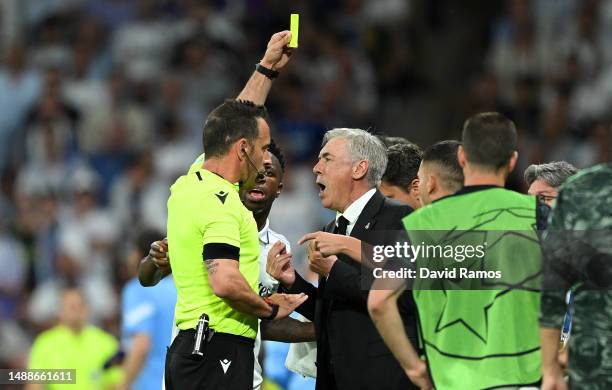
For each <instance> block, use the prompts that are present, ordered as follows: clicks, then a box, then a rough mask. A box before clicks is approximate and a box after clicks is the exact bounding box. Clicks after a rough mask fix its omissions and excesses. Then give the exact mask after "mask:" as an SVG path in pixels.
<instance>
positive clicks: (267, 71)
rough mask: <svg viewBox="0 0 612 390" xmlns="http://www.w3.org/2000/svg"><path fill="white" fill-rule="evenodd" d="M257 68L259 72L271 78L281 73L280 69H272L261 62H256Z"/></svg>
mask: <svg viewBox="0 0 612 390" xmlns="http://www.w3.org/2000/svg"><path fill="white" fill-rule="evenodd" d="M255 70H256V71H258V72H259V73H261V74H263V75H264V76H266V77H267V78H269V79H270V80H272V79H275V78H277V77H278V75H279V73H278V71H276V70H273V69H270V68H266V67H265V66H263V65H262V64H259V63H258V64H255Z"/></svg>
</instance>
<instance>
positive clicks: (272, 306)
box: [261, 298, 279, 321]
mask: <svg viewBox="0 0 612 390" xmlns="http://www.w3.org/2000/svg"><path fill="white" fill-rule="evenodd" d="M263 300H264V302H265V303H266V304H267V305H268V306H269V307H270V314H269V315H268V316H266V317H261V319H262V320H266V321H271V320H273V319H275V318H276V316H277V315H278V309H279V306H278V305H276V304H273V303H272V302H270V301H269V300H268V299H266V298H264V299H263Z"/></svg>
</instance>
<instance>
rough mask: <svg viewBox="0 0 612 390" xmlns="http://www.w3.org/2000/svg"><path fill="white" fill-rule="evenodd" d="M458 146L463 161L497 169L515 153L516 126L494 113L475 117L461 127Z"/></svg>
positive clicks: (485, 113)
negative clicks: (461, 144) (460, 145)
mask: <svg viewBox="0 0 612 390" xmlns="http://www.w3.org/2000/svg"><path fill="white" fill-rule="evenodd" d="M462 143H463V148H464V150H465V156H466V157H465V158H466V160H468V161H469V162H470V163H473V164H477V165H481V166H483V167H487V168H492V169H494V170H498V169H499V168H501V167H503V166H504V165H505V164H507V163H508V161H509V160H510V157H512V153H513V152H514V151H515V150H516V126H515V125H514V122H512V121H511V120H510V119H508V118H506V117H505V116H504V115H502V114H500V113H498V112H484V113H480V114H476V115H474V116H472V117H470V118H469V119H468V120H466V121H465V124H464V125H463V134H462Z"/></svg>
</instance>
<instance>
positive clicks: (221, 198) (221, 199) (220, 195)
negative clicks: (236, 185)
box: [215, 191, 227, 204]
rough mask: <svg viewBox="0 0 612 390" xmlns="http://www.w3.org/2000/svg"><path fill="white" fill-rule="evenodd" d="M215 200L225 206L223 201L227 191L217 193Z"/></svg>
mask: <svg viewBox="0 0 612 390" xmlns="http://www.w3.org/2000/svg"><path fill="white" fill-rule="evenodd" d="M215 196H216V197H217V198H219V200H220V201H221V204H225V199H226V198H227V191H219V192H217V193H216V194H215Z"/></svg>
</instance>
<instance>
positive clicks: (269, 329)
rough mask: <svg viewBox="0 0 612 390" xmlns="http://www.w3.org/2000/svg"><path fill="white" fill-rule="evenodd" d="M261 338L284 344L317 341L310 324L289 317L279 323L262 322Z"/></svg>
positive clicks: (312, 325) (312, 326)
mask: <svg viewBox="0 0 612 390" xmlns="http://www.w3.org/2000/svg"><path fill="white" fill-rule="evenodd" d="M261 338H262V340H271V341H281V342H284V343H301V342H306V341H315V340H316V339H317V338H316V335H315V328H314V324H313V323H312V322H302V321H299V320H296V319H294V318H291V317H287V318H283V319H282V320H279V321H262V322H261Z"/></svg>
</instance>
